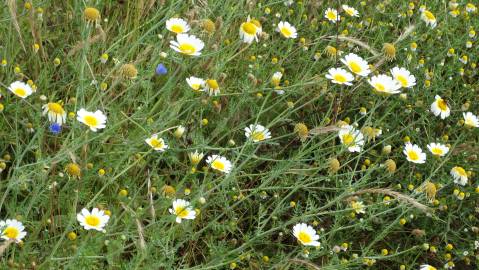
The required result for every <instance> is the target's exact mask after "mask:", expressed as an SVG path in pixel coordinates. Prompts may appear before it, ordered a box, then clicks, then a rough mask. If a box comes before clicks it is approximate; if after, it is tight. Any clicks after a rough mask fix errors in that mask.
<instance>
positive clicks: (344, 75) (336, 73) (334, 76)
mask: <svg viewBox="0 0 479 270" xmlns="http://www.w3.org/2000/svg"><path fill="white" fill-rule="evenodd" d="M326 78H327V79H330V80H331V82H332V83H336V84H344V85H353V84H352V83H351V82H352V81H353V80H354V76H353V74H351V73H349V72H348V71H346V70H345V69H343V68H330V69H329V70H328V74H326Z"/></svg>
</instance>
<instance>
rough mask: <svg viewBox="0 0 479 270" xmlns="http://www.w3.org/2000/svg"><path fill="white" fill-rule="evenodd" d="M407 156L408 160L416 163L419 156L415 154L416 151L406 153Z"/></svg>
mask: <svg viewBox="0 0 479 270" xmlns="http://www.w3.org/2000/svg"><path fill="white" fill-rule="evenodd" d="M407 156H408V157H409V159H410V160H414V161H416V160H418V159H419V155H418V154H417V153H416V151H412V150H410V151H408V152H407Z"/></svg>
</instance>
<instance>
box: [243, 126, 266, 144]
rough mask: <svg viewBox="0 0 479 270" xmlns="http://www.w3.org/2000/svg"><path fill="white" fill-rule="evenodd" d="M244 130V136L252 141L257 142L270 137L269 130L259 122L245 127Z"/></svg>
mask: <svg viewBox="0 0 479 270" xmlns="http://www.w3.org/2000/svg"><path fill="white" fill-rule="evenodd" d="M244 130H245V136H246V138H249V139H251V140H252V141H253V142H259V141H263V140H267V139H269V138H271V133H270V132H269V130H268V129H267V128H265V127H264V126H262V125H259V124H256V125H253V124H252V125H250V126H249V127H246V128H245V129H244Z"/></svg>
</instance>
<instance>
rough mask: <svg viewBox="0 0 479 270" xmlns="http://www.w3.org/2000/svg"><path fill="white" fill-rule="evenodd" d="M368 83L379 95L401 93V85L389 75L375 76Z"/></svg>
mask: <svg viewBox="0 0 479 270" xmlns="http://www.w3.org/2000/svg"><path fill="white" fill-rule="evenodd" d="M368 82H369V84H370V85H371V86H372V87H373V88H374V91H375V92H377V93H379V94H385V95H391V94H397V93H399V92H401V91H399V89H400V88H401V85H400V84H399V83H398V82H397V81H396V80H394V79H393V78H391V77H390V76H387V75H383V74H381V75H377V76H373V77H371V79H370V80H368Z"/></svg>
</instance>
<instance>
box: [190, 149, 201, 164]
mask: <svg viewBox="0 0 479 270" xmlns="http://www.w3.org/2000/svg"><path fill="white" fill-rule="evenodd" d="M204 156H205V154H203V153H202V152H201V153H200V152H198V150H195V152H191V153H189V154H188V158H189V159H190V162H191V164H192V165H195V166H196V165H198V163H200V161H201V160H202V159H203V157H204Z"/></svg>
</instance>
